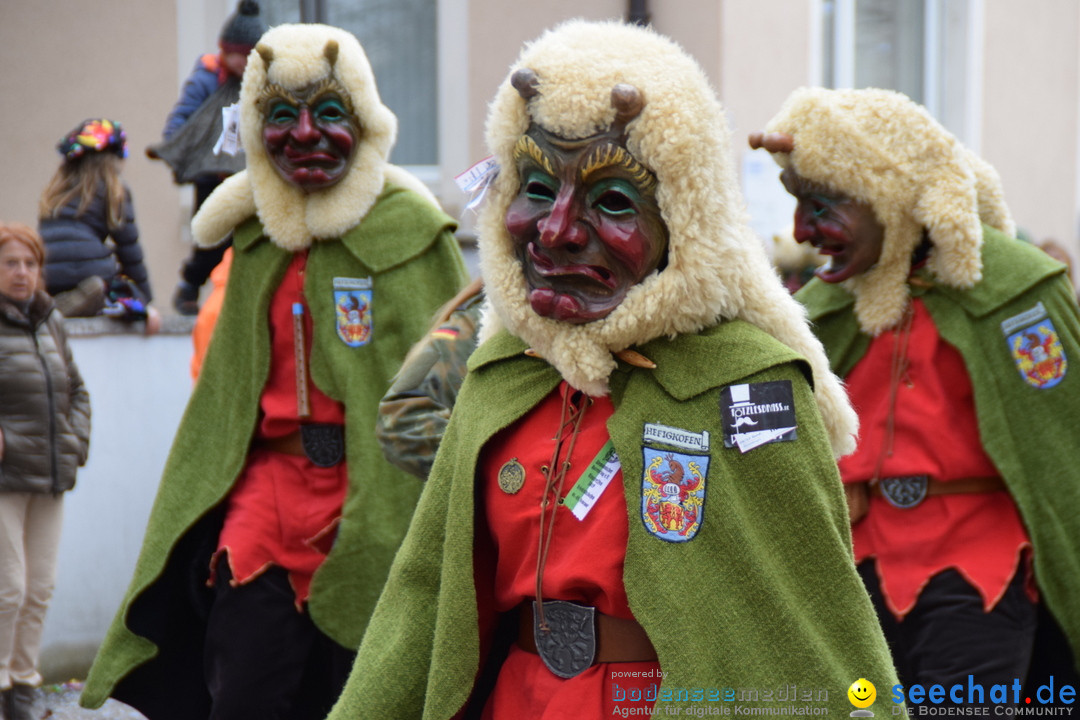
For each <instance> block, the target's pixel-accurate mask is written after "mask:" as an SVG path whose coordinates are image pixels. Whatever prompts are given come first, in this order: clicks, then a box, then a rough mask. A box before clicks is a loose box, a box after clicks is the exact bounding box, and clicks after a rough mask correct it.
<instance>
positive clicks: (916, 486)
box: [869, 475, 1008, 510]
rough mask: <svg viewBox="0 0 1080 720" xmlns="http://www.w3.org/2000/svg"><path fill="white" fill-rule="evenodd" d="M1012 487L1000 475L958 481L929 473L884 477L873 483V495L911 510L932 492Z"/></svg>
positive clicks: (991, 489) (990, 490)
mask: <svg viewBox="0 0 1080 720" xmlns="http://www.w3.org/2000/svg"><path fill="white" fill-rule="evenodd" d="M1003 490H1008V487H1007V486H1006V485H1005V481H1004V480H1002V479H1001V478H1000V477H976V478H958V479H956V480H948V481H942V480H934V479H933V478H930V477H927V476H926V475H909V476H906V477H890V478H882V479H881V480H879V481H877V482H875V483H869V491H870V494H871V495H873V496H875V497H883V498H885V500H886V501H888V502H889V503H890V504H891V505H893V506H894V507H898V508H900V509H904V510H906V509H910V508H913V507H916V506H918V505H919V504H920V503H921V502H922V501H923V500H924V499H926V498H928V497H930V496H932V495H954V494H960V493H986V492H998V491H1003Z"/></svg>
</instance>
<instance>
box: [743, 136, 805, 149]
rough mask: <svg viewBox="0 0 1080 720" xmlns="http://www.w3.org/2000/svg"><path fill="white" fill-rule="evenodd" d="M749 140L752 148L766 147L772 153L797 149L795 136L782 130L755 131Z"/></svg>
mask: <svg viewBox="0 0 1080 720" xmlns="http://www.w3.org/2000/svg"><path fill="white" fill-rule="evenodd" d="M748 140H749V141H750V148H751V149H752V150H757V149H758V148H765V149H766V150H768V151H769V152H771V153H790V152H791V151H792V150H794V149H795V138H793V137H791V136H790V135H788V134H787V133H782V132H772V133H763V132H753V133H750V137H749V138H748Z"/></svg>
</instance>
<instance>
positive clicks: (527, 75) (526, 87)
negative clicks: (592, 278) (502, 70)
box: [510, 68, 540, 101]
mask: <svg viewBox="0 0 1080 720" xmlns="http://www.w3.org/2000/svg"><path fill="white" fill-rule="evenodd" d="M510 84H511V85H513V86H514V89H515V90H517V91H518V95H520V96H521V97H522V99H523V100H526V101H527V100H530V99H531V98H534V97H536V96H537V95H539V94H540V78H539V77H538V76H537V74H536V72H535V71H533V70H530V69H529V68H521V69H520V70H516V71H515V72H514V74H513V75H511V76H510Z"/></svg>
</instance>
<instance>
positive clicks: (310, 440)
mask: <svg viewBox="0 0 1080 720" xmlns="http://www.w3.org/2000/svg"><path fill="white" fill-rule="evenodd" d="M300 439H301V441H302V442H303V446H304V454H305V455H307V459H308V460H310V461H311V462H312V464H314V465H317V466H319V467H333V466H334V465H337V464H338V463H339V462H341V459H342V458H343V457H345V433H344V432H343V428H342V426H341V425H332V424H326V423H311V424H308V425H301V426H300Z"/></svg>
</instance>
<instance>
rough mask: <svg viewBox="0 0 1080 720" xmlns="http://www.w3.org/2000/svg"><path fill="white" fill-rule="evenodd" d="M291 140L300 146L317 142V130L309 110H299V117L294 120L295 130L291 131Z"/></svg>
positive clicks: (304, 108)
mask: <svg viewBox="0 0 1080 720" xmlns="http://www.w3.org/2000/svg"><path fill="white" fill-rule="evenodd" d="M292 136H293V138H294V139H295V140H296V141H297V142H298V143H301V144H304V145H313V144H315V143H316V142H318V141H319V130H318V128H316V127H315V123H314V122H313V121H312V118H311V110H309V109H308V108H306V107H302V108H300V117H298V118H297V119H296V128H295V129H294V130H293V131H292Z"/></svg>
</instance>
